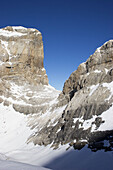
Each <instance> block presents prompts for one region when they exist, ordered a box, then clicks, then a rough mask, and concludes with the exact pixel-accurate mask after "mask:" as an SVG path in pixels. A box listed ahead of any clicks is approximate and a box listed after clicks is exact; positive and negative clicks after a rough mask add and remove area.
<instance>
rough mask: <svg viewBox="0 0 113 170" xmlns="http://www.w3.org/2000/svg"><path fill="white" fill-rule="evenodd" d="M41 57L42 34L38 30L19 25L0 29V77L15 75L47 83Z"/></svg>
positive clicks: (42, 54)
mask: <svg viewBox="0 0 113 170" xmlns="http://www.w3.org/2000/svg"><path fill="white" fill-rule="evenodd" d="M43 59H44V53H43V42H42V35H41V33H40V32H39V31H38V30H36V29H31V28H24V27H21V26H19V27H10V26H8V27H5V28H3V29H0V77H2V78H6V77H8V78H14V77H15V76H16V78H17V77H18V79H21V78H22V79H25V80H27V81H29V82H30V83H35V84H43V85H44V84H45V85H48V77H47V75H46V71H45V69H44V66H43Z"/></svg>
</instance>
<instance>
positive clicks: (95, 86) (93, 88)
mask: <svg viewBox="0 0 113 170" xmlns="http://www.w3.org/2000/svg"><path fill="white" fill-rule="evenodd" d="M98 87H99V84H97V85H92V86H90V90H91V91H90V94H89V96H92V94H93V93H94V92H95V91H96V89H97V88H98Z"/></svg>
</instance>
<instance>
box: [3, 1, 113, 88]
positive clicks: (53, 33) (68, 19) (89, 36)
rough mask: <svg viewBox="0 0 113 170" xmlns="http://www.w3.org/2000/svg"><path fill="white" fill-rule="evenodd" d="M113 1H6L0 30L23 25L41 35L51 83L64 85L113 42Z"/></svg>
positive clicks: (58, 85) (58, 86) (59, 85)
mask: <svg viewBox="0 0 113 170" xmlns="http://www.w3.org/2000/svg"><path fill="white" fill-rule="evenodd" d="M112 8H113V0H18V1H16V0H5V1H1V2H0V27H5V26H8V25H14V26H15V25H22V26H25V27H34V28H37V29H38V30H40V31H41V32H42V35H43V42H44V56H45V58H44V66H45V68H46V71H47V74H48V78H49V83H50V84H51V85H52V86H54V87H55V88H56V89H60V90H62V88H63V84H64V82H65V80H66V79H68V77H69V76H70V74H71V73H72V72H73V71H74V70H76V69H77V67H78V65H79V64H80V63H81V62H84V61H86V59H87V58H88V57H89V56H90V55H91V54H92V53H94V51H95V50H96V48H97V47H99V46H101V45H102V44H103V43H104V42H105V41H108V40H109V39H113V9H112Z"/></svg>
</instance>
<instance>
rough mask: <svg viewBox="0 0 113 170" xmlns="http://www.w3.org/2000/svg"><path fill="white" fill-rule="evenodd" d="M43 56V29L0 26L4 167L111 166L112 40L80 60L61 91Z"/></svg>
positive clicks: (0, 168)
mask: <svg viewBox="0 0 113 170" xmlns="http://www.w3.org/2000/svg"><path fill="white" fill-rule="evenodd" d="M43 59H44V54H43V41H42V35H41V33H40V32H39V31H38V30H36V29H32V28H24V27H21V26H19V27H11V26H10V27H9V26H8V27H5V28H3V29H0V170H3V167H4V166H5V165H6V166H7V169H8V168H9V169H11V168H12V167H13V168H14V169H16V167H22V168H24V169H25V168H26V169H27V168H29V169H30V168H32V169H33V168H34V169H39V168H42V167H46V168H50V169H57V170H58V169H62V170H63V169H67V170H69V169H72V170H73V169H79V170H81V169H83V168H84V167H85V168H86V169H87V170H90V169H91V170H92V169H98V167H99V168H100V169H102V170H103V169H106V168H107V169H109V170H111V169H112V168H113V164H112V150H113V119H112V117H113V115H112V113H113V40H110V41H108V42H106V43H105V44H103V45H102V46H101V47H99V48H98V49H97V50H96V51H95V53H94V54H93V55H91V56H90V57H89V59H88V60H87V61H86V62H85V63H82V64H80V65H79V67H78V69H77V70H76V71H74V72H73V73H72V74H71V75H70V77H69V78H68V80H66V82H65V83H64V87H63V91H62V92H60V91H58V90H56V89H55V88H53V87H52V86H50V85H49V82H48V77H47V74H46V70H45V69H44V66H43ZM82 148H83V149H82ZM99 150H100V151H99ZM92 151H93V152H92ZM96 151H97V152H96ZM104 151H106V152H104ZM79 160H84V161H82V162H81V161H79ZM92 160H93V161H92ZM17 162H18V163H17ZM19 162H21V163H26V164H27V165H26V164H19ZM28 164H30V165H28ZM31 165H35V167H33V166H32V167H30V166H31ZM28 166H29V167H28ZM42 169H43V168H42ZM5 170H6V169H5Z"/></svg>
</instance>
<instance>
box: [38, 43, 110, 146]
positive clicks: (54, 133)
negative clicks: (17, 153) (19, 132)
mask: <svg viewBox="0 0 113 170" xmlns="http://www.w3.org/2000/svg"><path fill="white" fill-rule="evenodd" d="M64 99H65V101H67V107H66V109H65V110H64V112H63V114H62V116H61V118H60V119H59V120H58V123H57V124H56V125H55V126H49V127H48V128H47V127H45V128H43V129H41V131H40V134H39V135H38V136H39V138H41V136H44V138H41V140H42V143H43V144H45V145H47V144H50V143H52V142H53V146H54V147H58V145H59V144H66V143H70V145H71V146H74V148H75V149H76V148H78V149H80V148H82V147H83V146H84V145H85V144H89V148H91V147H92V148H94V146H95V145H94V146H93V145H92V144H91V143H92V142H97V141H98V142H100V141H101V140H106V139H111V138H112V136H113V135H112V130H113V126H112V125H111V122H110V123H109V121H110V119H112V112H113V40H110V41H108V42H106V43H105V44H104V45H103V46H101V47H100V48H98V49H97V50H96V51H95V53H94V54H93V55H91V56H90V57H89V59H88V60H87V61H86V62H85V63H82V64H81V65H80V66H79V67H78V69H77V70H76V71H74V72H73V73H72V74H71V76H70V77H69V79H68V80H67V81H66V82H65V84H64V88H63V91H62V93H61V94H60V96H59V102H60V104H62V105H63V102H62V101H64ZM110 135H111V138H110ZM37 139H38V137H37ZM35 141H36V138H35ZM111 141H112V140H110V142H111ZM37 143H38V140H37ZM39 143H40V142H39ZM93 144H94V143H93ZM103 145H104V143H103V142H102V145H101V146H103ZM111 145H112V144H111V143H110V146H111ZM105 148H106V147H105Z"/></svg>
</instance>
